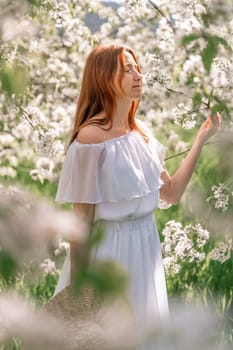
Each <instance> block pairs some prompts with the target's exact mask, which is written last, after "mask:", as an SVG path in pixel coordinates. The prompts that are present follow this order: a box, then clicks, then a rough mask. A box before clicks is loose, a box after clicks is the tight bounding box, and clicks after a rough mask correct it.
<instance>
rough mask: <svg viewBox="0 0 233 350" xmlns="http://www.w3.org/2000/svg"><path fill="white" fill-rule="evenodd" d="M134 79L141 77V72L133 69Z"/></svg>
mask: <svg viewBox="0 0 233 350" xmlns="http://www.w3.org/2000/svg"><path fill="white" fill-rule="evenodd" d="M134 79H135V80H140V79H142V74H141V73H140V72H138V71H137V70H135V74H134Z"/></svg>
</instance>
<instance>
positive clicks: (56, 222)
mask: <svg viewBox="0 0 233 350" xmlns="http://www.w3.org/2000/svg"><path fill="white" fill-rule="evenodd" d="M0 197H1V198H0V231H1V236H0V246H1V248H2V249H4V251H7V252H9V253H10V254H11V256H12V257H13V258H14V259H15V260H16V261H17V262H18V263H19V264H20V265H21V264H22V263H24V262H26V261H31V260H32V261H34V260H35V259H39V258H41V257H44V256H46V254H48V251H49V249H50V248H51V247H52V246H55V245H56V244H57V242H58V240H59V239H60V238H64V239H67V240H70V239H72V240H77V241H79V242H83V241H85V239H86V236H85V232H86V229H85V223H84V222H82V221H81V220H79V219H78V218H77V217H76V216H75V215H74V214H73V213H72V212H67V211H64V210H61V209H56V208H54V207H52V205H50V204H49V203H48V202H46V201H45V200H39V199H37V198H36V197H35V196H33V195H32V194H31V193H29V192H28V191H25V190H22V189H19V188H17V187H13V186H10V187H3V185H0Z"/></svg>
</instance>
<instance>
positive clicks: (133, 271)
mask: <svg viewBox="0 0 233 350" xmlns="http://www.w3.org/2000/svg"><path fill="white" fill-rule="evenodd" d="M103 228H104V231H105V238H104V240H103V242H102V244H101V245H100V246H98V247H97V249H95V250H94V251H93V253H92V254H93V255H92V257H93V258H94V259H97V260H99V259H103V260H104V259H112V260H113V261H116V262H118V263H120V264H121V265H122V266H123V267H124V268H125V269H126V271H127V272H128V279H129V299H130V301H131V305H132V308H133V311H134V313H135V316H136V317H137V319H138V321H139V322H142V324H143V325H144V326H145V325H148V326H149V325H150V323H152V324H155V325H160V326H161V325H162V324H164V323H166V322H167V320H168V315H169V311H168V299H167V290H166V282H165V275H164V268H163V261H162V254H161V245H160V239H159V234H158V230H157V225H156V221H155V217H154V214H153V213H151V214H149V215H147V216H144V217H141V218H136V219H135V218H134V219H130V220H124V221H104V223H103Z"/></svg>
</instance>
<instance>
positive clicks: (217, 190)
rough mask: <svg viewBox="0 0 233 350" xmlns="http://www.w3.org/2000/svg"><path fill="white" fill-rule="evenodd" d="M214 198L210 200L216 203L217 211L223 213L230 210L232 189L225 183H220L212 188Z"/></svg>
mask: <svg viewBox="0 0 233 350" xmlns="http://www.w3.org/2000/svg"><path fill="white" fill-rule="evenodd" d="M211 190H212V196H211V197H209V198H208V201H209V200H211V201H212V202H214V207H215V208H216V209H221V210H222V211H223V212H224V211H226V210H227V209H228V206H229V201H230V196H233V192H232V193H231V192H230V188H229V187H228V186H227V185H225V184H224V183H219V184H218V185H214V186H212V188H211Z"/></svg>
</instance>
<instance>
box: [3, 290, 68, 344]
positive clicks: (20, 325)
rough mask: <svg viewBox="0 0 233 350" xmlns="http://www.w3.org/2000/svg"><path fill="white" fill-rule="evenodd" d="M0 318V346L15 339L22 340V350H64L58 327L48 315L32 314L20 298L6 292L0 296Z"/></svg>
mask: <svg viewBox="0 0 233 350" xmlns="http://www.w3.org/2000/svg"><path fill="white" fill-rule="evenodd" d="M0 315H1V318H0V344H4V343H5V344H7V343H8V342H10V341H11V339H12V338H13V337H16V338H17V339H19V340H20V341H22V343H23V345H24V347H23V349H28V350H31V349H33V350H42V349H43V350H46V349H49V350H64V348H65V335H64V333H63V327H62V324H60V323H59V322H58V321H57V320H55V319H54V318H53V317H52V316H51V315H47V314H45V313H36V312H35V311H33V308H32V306H30V305H29V303H28V301H26V300H25V299H23V298H22V297H19V296H16V295H13V294H10V293H9V294H5V295H1V296H0ZM48 325H49V327H48Z"/></svg>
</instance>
